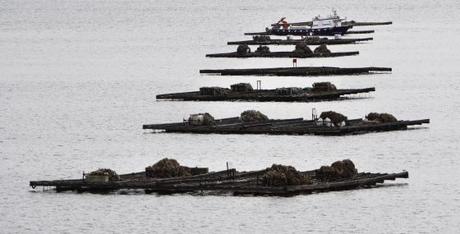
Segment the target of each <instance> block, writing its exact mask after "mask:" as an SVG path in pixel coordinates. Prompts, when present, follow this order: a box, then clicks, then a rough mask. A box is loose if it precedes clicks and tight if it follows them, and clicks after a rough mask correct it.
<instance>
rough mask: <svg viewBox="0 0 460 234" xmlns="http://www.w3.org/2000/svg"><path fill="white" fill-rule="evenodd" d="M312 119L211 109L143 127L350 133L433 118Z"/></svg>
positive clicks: (225, 131) (332, 114)
mask: <svg viewBox="0 0 460 234" xmlns="http://www.w3.org/2000/svg"><path fill="white" fill-rule="evenodd" d="M312 117H313V119H312V120H304V119H303V118H295V119H269V118H268V117H267V116H266V115H264V114H262V113H261V112H259V111H255V110H248V111H244V112H243V113H241V115H240V117H233V118H225V119H214V117H213V116H211V115H210V114H209V113H203V114H193V115H190V117H189V119H188V120H184V121H183V122H178V123H166V124H146V125H143V129H152V130H156V131H162V132H173V133H174V132H175V133H201V134H206V133H218V134H277V135H281V134H283V135H304V134H313V135H347V134H361V133H369V132H378V131H394V130H406V129H407V128H408V126H412V125H422V124H425V123H429V122H430V120H429V119H421V120H397V119H396V118H395V117H394V116H393V115H391V114H386V113H382V114H379V113H370V114H368V115H367V116H366V118H365V119H361V118H359V119H348V118H347V117H346V116H344V115H342V114H340V113H336V112H333V111H327V112H323V113H321V115H320V116H319V117H317V116H316V115H315V114H313V115H312Z"/></svg>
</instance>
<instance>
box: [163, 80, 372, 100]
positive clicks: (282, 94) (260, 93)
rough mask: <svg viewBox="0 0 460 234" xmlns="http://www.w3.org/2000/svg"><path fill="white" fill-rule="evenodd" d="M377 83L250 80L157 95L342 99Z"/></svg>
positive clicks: (195, 98) (180, 97)
mask: <svg viewBox="0 0 460 234" xmlns="http://www.w3.org/2000/svg"><path fill="white" fill-rule="evenodd" d="M373 91H375V88H374V87H371V88H363V89H337V88H336V87H335V85H334V84H331V83H330V82H317V83H313V85H312V87H306V88H300V87H286V88H277V89H253V88H252V86H251V84H249V83H239V84H234V85H231V86H230V89H228V88H222V87H201V88H200V90H199V91H195V92H183V93H169V94H159V95H157V96H156V98H157V99H168V100H183V101H237V100H244V101H259V102H265V101H269V102H310V101H321V100H339V99H341V98H343V97H342V96H344V95H352V94H360V93H369V92H373Z"/></svg>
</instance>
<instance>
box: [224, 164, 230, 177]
mask: <svg viewBox="0 0 460 234" xmlns="http://www.w3.org/2000/svg"><path fill="white" fill-rule="evenodd" d="M225 163H226V164H227V176H230V173H229V171H228V162H225Z"/></svg>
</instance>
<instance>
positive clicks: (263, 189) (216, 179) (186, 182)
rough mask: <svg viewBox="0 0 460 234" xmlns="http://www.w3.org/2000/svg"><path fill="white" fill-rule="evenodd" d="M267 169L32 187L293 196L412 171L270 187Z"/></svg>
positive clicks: (373, 182)
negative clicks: (263, 179)
mask: <svg viewBox="0 0 460 234" xmlns="http://www.w3.org/2000/svg"><path fill="white" fill-rule="evenodd" d="M266 170H267V169H265V170H259V171H249V172H239V171H237V170H236V169H229V170H224V171H218V172H210V173H207V174H202V175H195V176H187V177H173V178H162V179H160V178H151V177H146V173H145V172H137V173H130V174H124V175H120V178H121V179H120V180H119V181H108V182H89V181H87V180H85V179H72V180H41V181H30V182H29V185H30V186H31V187H32V188H36V187H52V188H55V189H56V191H57V192H62V191H77V192H103V193H105V192H111V191H116V190H121V189H141V190H144V191H145V193H153V192H155V193H159V194H172V193H199V194H208V193H209V194H231V195H272V196H293V195H298V194H311V193H320V192H328V191H340V190H350V189H359V188H370V187H375V186H376V185H377V184H381V183H384V182H385V181H386V180H395V179H397V178H408V177H409V173H408V172H407V171H403V172H400V173H389V174H388V173H365V172H361V173H358V174H356V175H355V176H353V177H352V178H347V179H337V180H333V181H323V180H321V179H319V178H318V170H312V171H305V172H301V173H302V174H304V175H307V176H309V177H310V178H311V182H312V183H311V184H305V185H284V186H266V185H262V184H261V176H262V175H263V174H264V173H265V172H266Z"/></svg>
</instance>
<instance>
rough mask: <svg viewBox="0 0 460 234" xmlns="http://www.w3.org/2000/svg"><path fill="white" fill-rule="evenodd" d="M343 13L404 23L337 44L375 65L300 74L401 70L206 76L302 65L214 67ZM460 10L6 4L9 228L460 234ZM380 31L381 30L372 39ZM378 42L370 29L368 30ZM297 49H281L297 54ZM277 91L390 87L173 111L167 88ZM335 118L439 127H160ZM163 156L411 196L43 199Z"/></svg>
mask: <svg viewBox="0 0 460 234" xmlns="http://www.w3.org/2000/svg"><path fill="white" fill-rule="evenodd" d="M332 7H335V8H336V9H338V11H339V14H340V15H342V16H348V18H349V19H355V20H363V21H372V20H380V21H386V20H392V21H393V22H394V24H393V25H391V26H381V27H375V28H374V29H375V30H376V33H375V34H373V35H372V36H373V37H374V41H371V42H369V43H364V44H360V45H343V46H331V47H330V49H331V50H333V51H334V50H335V51H348V50H359V51H360V55H359V56H353V57H346V58H324V59H304V60H300V61H299V66H301V65H304V66H308V65H331V66H343V67H347V66H389V67H392V68H393V72H392V74H384V75H370V76H345V77H314V78H305V77H262V78H255V77H217V76H200V74H199V73H198V70H199V69H202V68H224V67H225V68H227V67H270V66H290V60H289V59H207V58H205V57H204V54H206V53H211V52H225V51H232V50H234V49H235V47H231V46H226V42H227V41H229V40H242V39H244V37H243V36H242V33H243V32H248V31H260V30H263V28H264V26H265V25H267V24H269V23H271V22H272V21H274V20H276V19H278V18H279V17H280V16H288V19H291V20H293V21H303V20H307V19H309V18H311V17H312V16H314V15H317V14H327V13H329V12H330V9H331V8H332ZM459 11H460V3H459V2H458V1H454V0H451V1H426V0H423V1H374V0H373V1H347V2H344V1H329V0H325V1H320V2H315V1H313V2H312V1H310V2H305V1H289V2H280V1H263V2H262V1H261V2H256V3H248V2H246V1H118V0H110V1H109V0H101V1H89V0H81V1H51V0H37V1H32V0H31V1H21V0H0V55H1V56H0V158H1V161H0V162H1V164H0V194H1V195H0V217H1V218H0V227H1V229H0V232H1V233H50V232H64V233H81V232H90V233H101V232H120V233H123V232H124V233H128V232H140V233H144V232H156V233H171V232H172V233H176V232H177V233H189V232H198V233H229V232H232V233H234V232H245V233H246V232H253V233H266V232H270V233H284V232H288V233H290V232H297V233H305V232H315V233H316V232H328V233H329V232H340V233H344V232H345V233H348V232H349V233H356V232H358V233H369V232H378V233H408V232H417V233H418V232H427V233H432V232H439V233H455V232H458V231H459V230H460V215H459V213H460V196H459V195H460V188H459V186H458V178H459V177H460V171H459V170H458V168H459V167H460V163H459V162H458V160H457V158H458V155H457V154H458V151H459V148H460V147H459V143H458V139H460V130H459V128H458V126H459V125H460V120H459V118H458V117H457V113H456V112H457V111H458V110H459V108H460V99H459V98H458V94H459V90H460V80H459V77H460V71H459V64H460V60H459V57H458V54H459V53H460V48H459V46H458V41H459V39H460V24H459V23H458V22H459V21H460V16H459V15H458V12H459ZM357 29H365V28H357ZM361 36H362V37H364V36H368V35H354V36H353V37H361ZM291 48H292V47H288V46H286V47H282V48H281V49H285V50H288V49H291ZM257 79H261V80H262V85H263V87H264V88H275V87H280V86H308V85H310V84H311V83H312V82H315V81H326V80H328V81H332V82H334V83H336V85H337V86H338V87H343V88H354V87H368V86H375V87H376V89H377V92H375V93H373V94H368V95H361V97H363V98H362V99H359V100H347V101H343V102H322V103H255V102H233V103H231V102H210V103H199V102H166V101H158V102H157V101H155V95H156V94H158V93H165V92H174V91H182V90H194V89H197V88H198V87H200V86H205V85H207V86H211V85H220V86H228V85H230V84H232V83H236V82H252V83H253V84H254V85H255V81H256V80H257ZM312 108H317V109H318V111H325V110H336V111H339V112H342V113H344V114H346V115H348V116H349V117H350V118H356V117H362V116H364V115H365V114H367V113H369V112H371V111H379V112H390V113H393V114H394V115H395V116H396V117H398V118H400V119H422V118H431V121H432V123H431V124H430V125H429V128H420V129H417V130H412V131H400V132H387V133H373V134H366V135H356V136H345V137H319V136H267V135H249V136H239V135H190V134H151V133H149V132H148V131H143V130H142V129H141V126H142V124H145V123H160V122H168V121H181V120H182V118H183V117H186V116H188V114H190V113H198V112H203V111H207V112H210V113H211V114H213V115H214V116H215V117H217V118H221V117H230V116H236V115H238V114H239V113H240V112H242V111H243V110H246V109H258V110H260V111H262V112H264V113H266V114H267V115H268V116H269V117H272V118H294V117H306V118H309V116H310V115H311V109H312ZM162 157H171V158H176V159H178V160H179V162H180V163H182V164H184V165H190V166H208V167H210V168H211V169H212V170H222V169H224V168H225V162H226V161H229V162H231V164H232V165H233V166H234V167H236V168H237V169H240V170H251V169H260V168H264V167H267V166H270V165H271V164H272V163H283V164H291V165H294V166H296V168H298V169H302V170H306V169H312V168H316V167H319V166H320V165H324V164H329V163H331V162H333V161H335V160H339V159H344V158H351V159H352V160H353V161H354V162H355V164H356V165H357V167H358V168H359V169H362V170H364V171H378V172H399V171H401V170H404V169H405V170H408V171H409V173H410V178H409V179H407V180H398V181H396V183H394V184H395V185H394V186H385V187H380V188H376V189H363V190H355V191H345V192H331V193H324V194H314V195H307V196H295V197H291V198H278V197H232V196H197V195H171V196H157V195H145V194H142V193H130V194H129V195H122V194H109V195H96V194H87V193H84V194H76V193H59V194H56V193H54V192H42V191H41V190H36V191H33V190H32V189H31V188H29V187H28V182H29V180H37V179H56V178H78V177H80V176H81V173H82V171H83V170H85V171H90V170H93V169H96V168H99V167H109V168H113V169H115V170H116V171H118V172H119V173H127V172H132V171H141V170H143V168H144V167H145V166H147V165H151V164H153V163H154V162H156V161H158V160H159V159H161V158H162Z"/></svg>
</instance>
